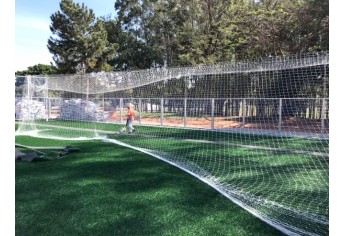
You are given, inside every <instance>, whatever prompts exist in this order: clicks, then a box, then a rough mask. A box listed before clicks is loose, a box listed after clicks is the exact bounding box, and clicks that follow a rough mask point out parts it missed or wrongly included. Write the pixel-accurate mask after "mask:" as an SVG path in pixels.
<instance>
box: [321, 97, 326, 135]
mask: <svg viewBox="0 0 345 236" xmlns="http://www.w3.org/2000/svg"><path fill="white" fill-rule="evenodd" d="M325 110H326V98H323V99H322V108H321V134H323V133H324V132H325Z"/></svg>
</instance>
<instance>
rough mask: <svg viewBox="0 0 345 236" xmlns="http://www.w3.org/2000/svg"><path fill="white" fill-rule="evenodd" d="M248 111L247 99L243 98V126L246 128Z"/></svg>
mask: <svg viewBox="0 0 345 236" xmlns="http://www.w3.org/2000/svg"><path fill="white" fill-rule="evenodd" d="M246 113H247V109H246V99H245V98H243V100H242V128H244V125H245V124H246Z"/></svg>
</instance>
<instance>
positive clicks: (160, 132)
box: [36, 120, 329, 153]
mask: <svg viewBox="0 0 345 236" xmlns="http://www.w3.org/2000/svg"><path fill="white" fill-rule="evenodd" d="M36 123H37V124H39V125H42V126H41V127H42V128H43V129H44V128H46V127H49V126H63V127H65V128H79V129H85V130H83V131H76V130H73V131H70V132H66V130H65V129H64V130H61V131H59V129H58V128H54V127H49V130H47V131H43V133H46V134H54V133H56V132H60V135H62V136H66V135H70V136H71V137H79V136H80V135H82V136H84V137H92V136H93V135H94V132H93V130H100V131H108V132H109V131H110V132H114V133H115V132H118V131H119V130H120V128H121V127H123V126H124V124H110V123H96V122H68V121H65V122H64V121H59V120H51V121H48V122H47V121H36ZM135 127H136V128H137V131H138V134H141V135H150V136H156V137H164V138H169V137H170V138H175V139H195V140H206V141H213V142H228V143H233V144H234V143H235V144H241V145H252V146H260V147H265V146H267V147H272V148H279V149H287V150H301V151H313V152H322V153H328V152H329V141H328V140H320V139H307V138H298V137H278V136H268V135H254V134H243V133H231V132H222V131H221V130H217V131H210V130H191V129H181V128H166V127H148V126H135Z"/></svg>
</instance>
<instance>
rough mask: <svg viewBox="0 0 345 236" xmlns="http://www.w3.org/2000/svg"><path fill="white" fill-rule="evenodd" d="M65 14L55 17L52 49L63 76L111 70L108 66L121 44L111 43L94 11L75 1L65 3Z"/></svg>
mask: <svg viewBox="0 0 345 236" xmlns="http://www.w3.org/2000/svg"><path fill="white" fill-rule="evenodd" d="M60 8H61V12H60V11H57V12H56V13H54V14H53V15H51V17H50V18H51V21H52V23H51V25H50V30H51V32H52V33H53V36H51V37H50V38H49V40H48V49H49V51H50V52H51V53H52V54H53V55H54V56H53V59H54V61H55V63H56V64H57V67H58V68H59V70H60V71H61V72H62V73H90V72H93V71H104V70H105V71H109V70H111V67H110V66H109V64H108V63H107V62H108V60H110V59H111V58H113V57H114V53H115V51H116V49H117V47H118V46H117V45H116V44H114V43H109V42H108V40H107V31H106V30H105V28H104V25H103V23H102V21H101V20H100V19H98V18H97V19H96V17H95V14H94V13H93V11H92V10H91V9H88V8H87V7H86V6H85V5H84V4H82V5H79V4H78V3H74V2H73V0H62V1H61V3H60Z"/></svg>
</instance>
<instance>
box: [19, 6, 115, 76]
mask: <svg viewBox="0 0 345 236" xmlns="http://www.w3.org/2000/svg"><path fill="white" fill-rule="evenodd" d="M74 2H75V3H80V4H81V3H84V4H85V5H86V6H87V7H88V8H89V9H92V10H93V11H94V13H95V15H96V16H97V17H99V16H107V15H110V14H111V15H112V16H115V10H114V3H115V0H74ZM57 11H60V0H32V1H28V0H15V65H14V66H15V68H14V69H15V71H18V70H26V69H27V67H29V66H33V65H37V64H39V63H40V64H47V65H49V64H50V62H53V59H52V54H50V52H49V51H48V48H47V42H48V39H49V37H50V36H51V35H52V33H51V31H50V29H49V26H50V23H51V20H50V16H51V15H52V14H54V13H55V12H57Z"/></svg>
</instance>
